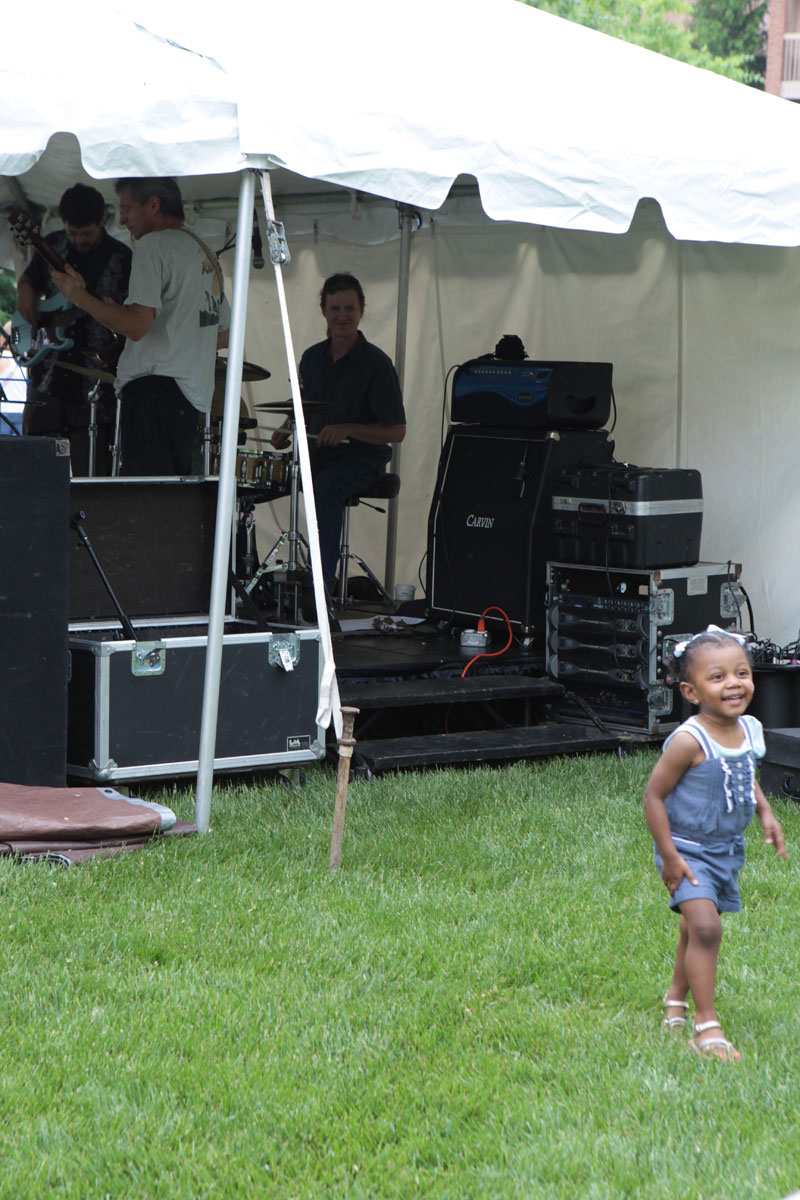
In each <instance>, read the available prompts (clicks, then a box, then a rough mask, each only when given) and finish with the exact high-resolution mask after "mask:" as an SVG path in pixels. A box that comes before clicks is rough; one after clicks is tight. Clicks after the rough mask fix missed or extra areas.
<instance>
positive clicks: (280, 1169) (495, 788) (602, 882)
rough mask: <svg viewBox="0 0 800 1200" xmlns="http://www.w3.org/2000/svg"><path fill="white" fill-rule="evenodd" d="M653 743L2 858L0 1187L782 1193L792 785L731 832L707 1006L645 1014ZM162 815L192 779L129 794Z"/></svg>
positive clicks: (789, 1152)
mask: <svg viewBox="0 0 800 1200" xmlns="http://www.w3.org/2000/svg"><path fill="white" fill-rule="evenodd" d="M652 762H653V757H652V756H651V755H642V756H634V757H632V758H628V759H623V760H618V759H616V758H615V757H613V756H610V755H609V756H596V757H592V758H566V759H559V760H550V761H547V762H534V763H520V764H516V765H513V766H509V767H503V768H497V769H493V768H479V769H475V770H470V771H450V770H442V771H438V772H427V773H424V774H423V773H420V774H408V775H403V776H386V777H382V778H379V779H377V780H374V781H372V782H365V781H356V782H354V783H353V784H351V786H350V792H349V797H348V810H347V820H346V824H345V837H344V852H343V859H342V869H341V870H340V871H339V872H338V873H336V874H335V875H331V874H330V872H329V870H328V865H327V864H328V851H329V847H330V831H331V822H332V814H333V796H334V789H335V776H334V774H333V773H332V771H330V770H329V769H327V768H319V769H315V770H313V771H312V772H311V773H310V776H309V780H308V784H307V786H306V787H304V788H287V787H285V786H279V785H278V784H277V783H276V782H271V781H259V782H258V783H257V784H254V783H253V781H252V780H250V781H247V782H245V783H242V784H241V785H239V786H228V787H226V788H225V789H224V790H219V791H218V792H217V793H216V794H215V797H214V803H213V807H212V829H211V833H210V834H209V835H208V836H207V837H199V836H198V837H191V838H183V839H172V840H166V841H165V842H163V843H161V844H157V845H154V846H152V847H150V848H148V849H146V850H144V851H142V852H138V853H135V854H130V855H123V856H120V857H118V858H116V859H113V860H100V861H95V862H93V863H90V864H87V865H85V866H83V867H80V868H75V869H71V870H61V869H56V868H51V867H46V866H43V865H31V866H26V867H23V866H18V865H14V864H11V863H9V862H7V861H2V862H0V889H2V901H3V903H2V909H0V912H1V913H2V916H0V921H2V936H1V937H0V995H1V996H2V1012H3V1018H4V1019H3V1025H2V1041H1V1042H0V1062H1V1063H2V1071H0V1106H1V1111H2V1125H1V1126H0V1128H1V1130H2V1132H1V1133H0V1198H5V1197H14V1200H26V1198H28V1197H31V1198H33V1197H36V1198H37V1200H38V1198H39V1197H48V1196H58V1197H81V1198H85V1197H105V1196H109V1197H114V1200H118V1198H122V1197H137V1198H139V1197H148V1198H149V1197H154V1198H155V1197H158V1198H160V1197H165V1198H166V1197H169V1198H170V1200H183V1198H192V1200H195V1198H200V1197H250V1196H257V1197H261V1196H266V1197H281V1198H283V1197H286V1198H289V1197H298V1198H306V1197H314V1198H322V1197H337V1198H339V1197H348V1198H353V1200H355V1198H362V1197H378V1198H383V1197H387V1198H390V1197H415V1196H424V1197H426V1198H430V1197H435V1198H445V1197H447V1198H458V1200H470V1198H473V1197H475V1198H477V1197H481V1198H483V1197H486V1198H492V1200H495V1198H506V1197H515V1198H516V1197H519V1198H523V1197H581V1198H583V1197H591V1198H593V1200H595V1198H596V1200H600V1198H606V1197H609V1198H610V1197H637V1198H639V1197H642V1198H648V1197H653V1198H656V1197H658V1198H659V1200H663V1198H664V1197H669V1198H670V1200H680V1198H682V1197H691V1198H692V1200H695V1198H699V1197H702V1198H703V1200H712V1198H719V1200H730V1198H733V1197H737V1198H738V1197H747V1198H748V1200H760V1198H763V1200H778V1198H779V1197H781V1196H783V1195H785V1194H786V1193H788V1192H791V1191H793V1190H794V1189H795V1188H797V1187H798V1186H800V1128H799V1127H798V1122H797V1119H796V1107H797V1084H796V1075H797V1070H798V1065H800V1022H798V1020H797V1011H798V1008H799V1007H800V979H799V978H798V976H799V975H800V970H799V969H798V964H799V963H800V923H799V922H798V919H797V914H798V899H800V874H798V850H797V848H798V847H800V806H797V805H784V804H782V803H777V804H776V812H777V813H778V815H779V819H780V820H782V821H783V823H784V827H785V831H786V833H787V839H788V843H789V850H790V854H792V857H791V858H790V861H789V862H788V863H784V862H781V861H779V860H778V859H777V858H776V857H775V856H774V855H773V854H772V852H771V851H768V850H767V849H766V848H765V847H763V845H762V844H761V843H760V841H759V836H758V830H757V828H751V830H750V832H749V833H748V855H749V859H748V865H747V867H746V870H745V872H744V873H743V876H742V893H743V898H744V909H743V912H742V913H741V914H739V915H738V916H733V917H728V918H725V939H724V941H723V948H722V954H721V959H720V975H719V988H718V999H719V1009H720V1014H721V1016H722V1018H723V1020H724V1022H725V1028H726V1032H727V1033H728V1035H729V1036H730V1037H731V1038H732V1039H733V1040H734V1041H735V1042H736V1044H737V1045H738V1046H739V1048H740V1049H741V1051H742V1055H743V1062H742V1064H740V1065H739V1066H736V1067H731V1066H730V1065H725V1064H719V1063H701V1062H700V1061H698V1060H697V1059H696V1058H695V1056H694V1055H692V1054H691V1052H690V1051H689V1049H688V1048H687V1045H686V1041H687V1038H686V1037H685V1036H676V1037H673V1038H666V1037H664V1036H662V1034H661V1031H660V1005H659V1001H660V997H661V996H662V994H663V992H664V990H665V988H666V986H667V983H668V981H669V977H670V973H671V964H672V955H673V951H674V942H675V937H676V934H677V922H676V919H675V917H674V916H673V915H672V914H670V913H669V911H668V908H667V896H666V892H665V891H664V889H663V887H662V885H661V884H660V881H659V880H658V878H657V876H656V873H655V869H654V867H653V864H652V853H651V847H650V842H649V837H648V834H647V830H646V827H645V823H644V818H643V814H642V809H641V792H642V789H643V786H644V783H645V780H646V778H647V774H648V772H649V769H650V767H651V766H652ZM156 795H157V796H158V798H160V799H162V800H165V801H166V802H167V803H170V804H172V806H173V807H175V808H176V810H177V811H178V813H179V815H180V816H181V817H183V818H188V819H191V817H192V815H193V796H192V795H191V794H189V793H186V792H183V793H181V792H179V791H174V790H172V789H168V790H167V791H165V792H161V793H154V798H155V796H156Z"/></svg>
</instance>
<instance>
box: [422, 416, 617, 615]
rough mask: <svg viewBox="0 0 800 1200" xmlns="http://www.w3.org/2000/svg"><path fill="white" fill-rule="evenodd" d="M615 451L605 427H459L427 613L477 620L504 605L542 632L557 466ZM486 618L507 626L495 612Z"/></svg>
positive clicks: (438, 494)
mask: <svg viewBox="0 0 800 1200" xmlns="http://www.w3.org/2000/svg"><path fill="white" fill-rule="evenodd" d="M613 453H614V443H613V441H611V440H610V439H609V438H608V435H607V434H606V433H604V432H602V431H597V432H594V431H593V432H589V431H586V432H569V433H567V432H564V433H560V434H553V433H544V434H530V433H524V432H522V431H519V430H502V429H497V430H489V429H475V428H469V427H454V428H452V429H451V430H450V433H449V434H448V437H447V441H446V442H445V445H444V449H443V450H442V455H441V458H440V463H439V475H438V479H437V482H436V489H435V492H434V496H433V502H432V504H431V510H430V516H429V519H428V557H427V596H428V611H429V615H430V616H431V617H432V618H433V619H434V620H449V621H451V622H452V623H453V624H455V625H463V626H467V627H472V626H474V625H475V623H476V621H477V620H478V618H479V617H480V615H481V613H483V611H484V610H485V609H487V608H488V607H490V606H498V607H499V608H501V609H502V610H503V611H504V612H505V613H506V614H507V616H508V619H509V621H510V622H511V624H512V626H513V627H514V628H515V631H516V632H520V631H521V632H522V633H523V634H524V635H525V636H526V637H532V638H543V637H544V633H545V625H546V620H545V587H546V581H545V568H546V563H547V561H548V558H550V557H551V550H552V527H553V513H552V495H553V485H554V480H555V478H556V475H557V472H558V470H559V468H560V467H561V466H563V465H564V464H565V463H570V464H577V463H583V464H587V465H589V464H600V463H610V462H611V461H612V458H613ZM489 620H490V621H491V625H492V627H495V628H504V627H505V622H504V621H503V619H502V617H500V616H499V615H498V614H497V613H492V614H491V615H490V618H489Z"/></svg>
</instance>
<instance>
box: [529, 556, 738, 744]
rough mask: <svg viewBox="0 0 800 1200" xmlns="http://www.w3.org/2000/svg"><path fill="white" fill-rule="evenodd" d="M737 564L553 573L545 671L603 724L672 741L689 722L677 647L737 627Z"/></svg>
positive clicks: (558, 569) (556, 567)
mask: <svg viewBox="0 0 800 1200" xmlns="http://www.w3.org/2000/svg"><path fill="white" fill-rule="evenodd" d="M740 573H741V566H740V565H739V564H731V565H730V566H729V565H727V564H725V563H697V564H696V565H695V566H693V567H671V568H663V569H655V570H649V571H646V570H638V571H635V570H631V569H623V568H617V569H614V568H609V569H606V568H604V567H588V566H579V565H573V564H570V563H555V562H550V563H548V564H547V651H546V658H547V671H548V674H550V675H551V676H552V677H553V678H554V679H557V680H558V681H559V683H562V684H564V686H565V687H566V688H567V689H568V690H569V691H570V692H573V693H574V694H575V695H576V696H578V697H579V698H580V699H581V700H583V701H584V702H585V703H587V704H589V705H590V706H591V708H592V709H593V710H594V712H595V713H596V714H597V716H598V717H600V718H601V719H602V720H603V721H604V722H606V724H608V725H611V726H617V727H620V728H623V729H631V730H636V731H639V732H642V733H647V734H662V733H667V732H669V731H670V730H672V729H674V728H675V727H676V726H677V725H679V724H680V722H681V721H682V720H684V719H685V717H687V716H688V715H689V711H688V708H687V711H686V712H685V713H684V712H683V711H682V703H683V701H682V699H681V696H680V691H679V689H678V686H677V684H675V683H672V682H671V681H670V680H669V679H668V677H667V669H666V660H667V657H668V655H669V652H670V649H671V646H672V645H674V643H675V642H678V641H682V640H683V639H684V638H686V637H690V636H691V635H692V634H694V633H697V632H698V631H699V630H702V629H705V628H706V627H707V626H708V625H711V624H713V625H719V626H720V627H721V628H731V627H733V626H735V625H739V624H740V613H741V610H742V608H743V607H744V604H745V598H744V593H743V592H742V590H741V588H740V587H739V586H738V579H739V575H740Z"/></svg>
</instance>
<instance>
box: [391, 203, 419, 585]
mask: <svg viewBox="0 0 800 1200" xmlns="http://www.w3.org/2000/svg"><path fill="white" fill-rule="evenodd" d="M397 207H398V213H399V218H400V266H399V278H398V282H397V330H396V333H395V349H394V365H395V369H396V371H397V377H398V379H399V380H400V390H401V392H404V387H403V385H404V382H405V372H406V341H407V336H408V293H409V279H410V275H411V224H412V221H413V220H414V210H413V209H411V208H409V206H408V205H407V204H399V205H398V206H397ZM389 470H390V471H392V472H393V473H394V474H395V475H399V474H400V444H399V442H396V443H395V444H394V445H393V446H392V458H391V462H390V464H389ZM397 504H398V502H397V500H396V499H394V500H390V501H389V515H388V519H387V523H386V566H385V570H384V586H385V588H386V591H387V592H388V593H389V594H390V595H393V594H394V582H395V580H394V575H395V563H396V559H397V517H398V509H397Z"/></svg>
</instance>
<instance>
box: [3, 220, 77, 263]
mask: <svg viewBox="0 0 800 1200" xmlns="http://www.w3.org/2000/svg"><path fill="white" fill-rule="evenodd" d="M8 220H9V224H10V225H11V228H12V229H14V230H15V231H16V232H17V233H18V234H19V235H20V237H21V238H22V240H23V241H25V242H30V244H31V245H32V246H33V248H34V250H36V251H38V253H39V254H41V256H42V258H43V259H45V261H46V262H48V263H49V264H50V266H51V267H54V268H55V270H56V271H65V270H66V268H67V264H66V263H65V262H64V259H63V258H62V257H61V255H60V254H57V253H56V251H55V250H54V249H53V247H52V246H49V245H48V244H47V242H46V241H45V240H44V238H43V237H42V235H41V234H40V233H39V231H38V229H37V228H36V226H35V225H34V224H33V222H32V221H31V219H30V218H29V217H26V216H25V213H23V212H21V211H20V209H18V208H13V209H12V210H11V212H10V213H9V214H8Z"/></svg>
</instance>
